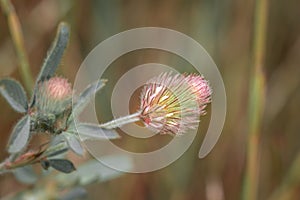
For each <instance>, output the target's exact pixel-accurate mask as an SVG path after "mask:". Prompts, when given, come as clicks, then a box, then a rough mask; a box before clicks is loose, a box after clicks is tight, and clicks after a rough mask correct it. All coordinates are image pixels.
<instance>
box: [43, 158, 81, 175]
mask: <svg viewBox="0 0 300 200" xmlns="http://www.w3.org/2000/svg"><path fill="white" fill-rule="evenodd" d="M48 163H49V165H50V166H51V167H53V168H54V169H56V170H57V171H60V172H63V173H71V172H72V171H74V170H76V169H75V167H74V165H73V163H72V162H71V161H69V160H65V159H50V160H48Z"/></svg>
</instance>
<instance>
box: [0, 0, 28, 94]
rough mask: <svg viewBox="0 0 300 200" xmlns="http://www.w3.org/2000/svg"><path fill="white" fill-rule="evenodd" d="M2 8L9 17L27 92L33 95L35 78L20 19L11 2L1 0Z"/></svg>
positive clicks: (9, 24) (10, 28) (8, 20)
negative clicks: (31, 69)
mask: <svg viewBox="0 0 300 200" xmlns="http://www.w3.org/2000/svg"><path fill="white" fill-rule="evenodd" d="M0 2H1V7H2V9H3V12H4V13H5V15H6V16H7V22H8V26H9V30H10V33H11V36H12V40H13V43H14V46H15V49H16V53H17V56H18V59H19V67H20V72H21V76H22V79H23V81H24V84H25V87H26V89H27V92H29V93H31V90H32V86H33V78H32V74H31V71H30V66H29V62H28V56H27V53H26V50H25V45H24V38H23V33H22V29H21V24H20V21H19V18H18V16H17V14H16V12H15V9H14V6H13V5H12V3H11V2H10V0H1V1H0Z"/></svg>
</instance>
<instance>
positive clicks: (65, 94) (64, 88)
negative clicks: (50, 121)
mask: <svg viewBox="0 0 300 200" xmlns="http://www.w3.org/2000/svg"><path fill="white" fill-rule="evenodd" d="M71 97H72V87H71V84H70V83H69V82H68V80H67V79H65V78H61V77H53V78H51V79H49V80H47V81H44V82H42V83H40V84H39V85H38V91H37V96H36V105H37V110H38V112H40V113H45V114H55V115H57V114H60V113H62V112H63V111H64V110H66V109H67V108H68V107H69V106H70V105H71Z"/></svg>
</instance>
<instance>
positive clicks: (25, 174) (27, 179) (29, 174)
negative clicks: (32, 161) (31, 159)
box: [13, 165, 38, 184]
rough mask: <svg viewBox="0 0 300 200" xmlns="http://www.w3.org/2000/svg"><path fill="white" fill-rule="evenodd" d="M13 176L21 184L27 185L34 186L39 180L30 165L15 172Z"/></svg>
mask: <svg viewBox="0 0 300 200" xmlns="http://www.w3.org/2000/svg"><path fill="white" fill-rule="evenodd" d="M13 174H14V175H15V177H16V179H17V180H18V181H19V182H21V183H25V184H34V183H35V182H36V181H37V179H38V177H37V175H36V173H35V172H34V171H33V168H32V166H30V165H27V166H25V167H21V168H17V169H15V170H13Z"/></svg>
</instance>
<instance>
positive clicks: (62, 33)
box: [37, 22, 70, 82]
mask: <svg viewBox="0 0 300 200" xmlns="http://www.w3.org/2000/svg"><path fill="white" fill-rule="evenodd" d="M69 37H70V28H69V26H68V25H67V24H66V23H64V22H62V23H60V24H59V26H58V30H57V34H56V37H55V40H54V42H53V43H52V46H51V49H50V50H49V51H48V54H47V57H46V59H45V61H44V63H43V66H42V70H41V72H40V74H39V76H38V79H37V82H40V81H44V80H45V79H49V78H51V77H52V76H53V75H54V73H55V71H56V69H57V67H58V66H59V64H60V62H61V58H62V56H63V54H64V51H65V49H66V47H67V45H68V41H69Z"/></svg>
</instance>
